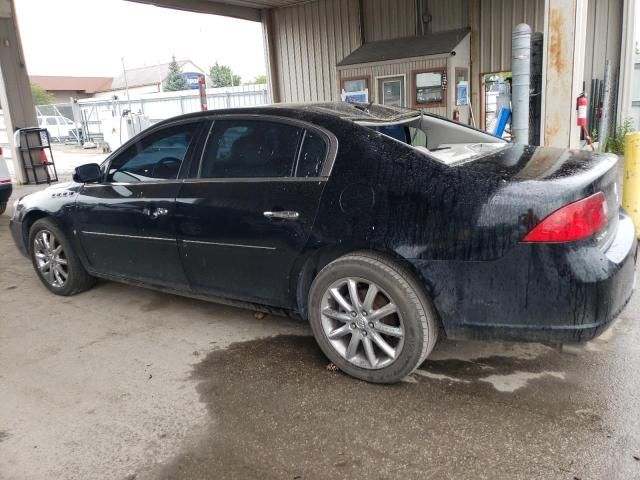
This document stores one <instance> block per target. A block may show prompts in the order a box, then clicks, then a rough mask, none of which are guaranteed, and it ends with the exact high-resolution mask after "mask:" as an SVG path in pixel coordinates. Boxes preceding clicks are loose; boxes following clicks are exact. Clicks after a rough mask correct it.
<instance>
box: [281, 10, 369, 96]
mask: <svg viewBox="0 0 640 480" xmlns="http://www.w3.org/2000/svg"><path fill="white" fill-rule="evenodd" d="M359 17H360V9H359V6H358V0H321V1H317V2H310V3H305V4H302V5H298V6H295V7H287V8H279V9H276V10H274V12H273V23H274V44H275V45H274V50H275V56H276V65H277V70H278V85H279V86H280V98H281V100H282V101H283V102H303V101H306V102H309V101H327V100H334V99H338V98H339V88H338V74H337V70H336V64H337V63H338V62H339V61H340V60H342V59H343V58H344V57H346V56H347V55H349V54H350V53H351V52H352V51H353V50H355V49H356V48H358V47H359V46H360V18H359Z"/></svg>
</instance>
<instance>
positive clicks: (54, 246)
mask: <svg viewBox="0 0 640 480" xmlns="http://www.w3.org/2000/svg"><path fill="white" fill-rule="evenodd" d="M33 255H34V257H35V260H36V266H37V267H38V270H39V271H40V273H41V274H42V277H43V278H44V279H45V281H46V282H47V283H48V284H49V285H51V286H52V287H56V288H61V287H64V285H65V284H66V283H67V279H68V278H69V266H68V262H67V257H66V255H65V253H64V250H63V249H62V245H61V244H60V241H59V240H58V239H57V238H56V237H55V235H53V233H51V232H50V231H49V230H40V231H39V232H38V233H37V234H36V236H35V238H34V240H33Z"/></svg>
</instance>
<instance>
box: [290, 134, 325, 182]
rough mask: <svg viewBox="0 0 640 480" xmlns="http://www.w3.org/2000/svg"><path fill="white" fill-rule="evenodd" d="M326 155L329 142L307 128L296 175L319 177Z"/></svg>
mask: <svg viewBox="0 0 640 480" xmlns="http://www.w3.org/2000/svg"><path fill="white" fill-rule="evenodd" d="M326 156H327V144H326V142H325V141H324V139H323V138H322V137H321V136H320V135H318V134H317V133H314V132H312V131H311V130H307V132H306V133H305V135H304V141H303V143H302V148H301V149H300V157H299V158H298V169H297V171H296V176H297V177H319V176H320V172H321V171H322V166H323V164H324V159H325V157H326Z"/></svg>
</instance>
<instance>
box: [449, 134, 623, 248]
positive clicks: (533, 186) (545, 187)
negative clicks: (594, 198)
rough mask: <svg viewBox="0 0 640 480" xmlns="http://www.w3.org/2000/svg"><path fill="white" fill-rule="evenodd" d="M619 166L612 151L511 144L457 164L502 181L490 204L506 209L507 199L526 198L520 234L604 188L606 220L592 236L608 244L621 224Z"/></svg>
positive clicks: (521, 217) (521, 213) (469, 170)
mask: <svg viewBox="0 0 640 480" xmlns="http://www.w3.org/2000/svg"><path fill="white" fill-rule="evenodd" d="M617 165H618V159H617V157H616V156H615V155H610V154H602V153H592V152H588V151H583V150H569V149H561V148H552V147H532V146H525V145H513V146H511V147H509V148H506V149H503V150H501V151H499V152H496V153H495V154H493V155H488V156H486V157H483V158H480V159H478V160H477V161H475V162H470V163H467V164H464V165H461V166H460V167H459V168H461V169H464V170H465V171H468V172H477V173H482V174H483V175H490V176H491V177H493V178H494V179H496V180H497V181H499V182H500V183H501V184H502V187H501V188H500V189H499V191H498V193H497V194H496V195H495V196H494V199H493V200H492V204H493V205H494V206H501V207H502V208H503V209H505V211H506V209H508V204H507V202H509V199H510V198H511V199H512V198H513V197H512V196H511V195H513V194H517V195H519V196H521V197H522V196H524V197H528V199H529V200H528V202H524V203H525V204H527V205H528V207H529V208H528V210H527V211H526V212H517V213H518V214H519V215H520V222H519V223H520V225H521V230H522V231H521V232H519V233H520V234H522V232H524V233H527V232H528V231H530V230H531V229H532V228H533V227H534V226H535V225H537V224H538V223H539V222H540V221H542V220H543V219H544V218H546V217H547V216H548V215H550V214H552V213H553V212H555V211H557V210H558V209H560V208H562V207H565V206H566V205H568V204H570V203H572V202H576V201H578V200H582V199H584V198H587V197H589V196H591V195H594V194H596V193H598V192H602V193H603V194H604V195H605V199H606V204H607V214H608V221H607V223H606V225H605V226H604V228H602V229H601V230H600V231H599V232H597V233H596V234H595V235H594V236H593V239H594V240H595V241H596V242H598V243H599V244H607V242H608V241H609V240H611V239H612V238H613V236H614V234H615V231H616V229H617V224H618V210H619V206H620V199H619V191H618V184H617V181H618V168H617ZM510 203H513V202H510ZM514 213H515V212H514Z"/></svg>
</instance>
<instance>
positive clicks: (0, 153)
mask: <svg viewBox="0 0 640 480" xmlns="http://www.w3.org/2000/svg"><path fill="white" fill-rule="evenodd" d="M1 156H2V147H0V157H1Z"/></svg>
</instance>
